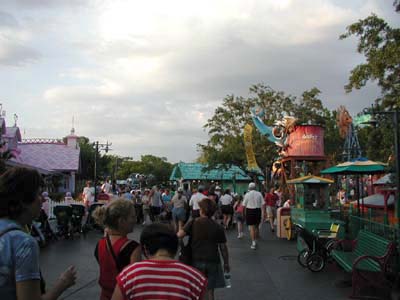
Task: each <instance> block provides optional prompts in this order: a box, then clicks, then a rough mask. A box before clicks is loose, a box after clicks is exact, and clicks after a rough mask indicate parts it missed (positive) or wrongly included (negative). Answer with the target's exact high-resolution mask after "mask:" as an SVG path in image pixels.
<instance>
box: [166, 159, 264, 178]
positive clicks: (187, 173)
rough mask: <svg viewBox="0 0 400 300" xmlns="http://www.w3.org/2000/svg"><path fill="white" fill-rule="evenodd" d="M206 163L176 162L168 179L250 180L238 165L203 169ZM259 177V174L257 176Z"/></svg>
mask: <svg viewBox="0 0 400 300" xmlns="http://www.w3.org/2000/svg"><path fill="white" fill-rule="evenodd" d="M206 167H207V165H206V164H201V163H184V162H180V163H178V164H177V165H176V166H175V167H174V169H173V170H172V173H171V176H170V178H169V180H180V179H181V178H182V179H184V180H194V179H196V180H232V179H233V178H235V180H244V181H250V180H252V179H251V177H250V176H248V175H247V174H246V173H245V172H244V171H243V170H242V169H241V168H239V167H238V166H231V167H230V168H229V169H228V170H224V169H218V168H216V169H212V170H209V171H205V170H204V169H205V168H206ZM259 177H260V176H259Z"/></svg>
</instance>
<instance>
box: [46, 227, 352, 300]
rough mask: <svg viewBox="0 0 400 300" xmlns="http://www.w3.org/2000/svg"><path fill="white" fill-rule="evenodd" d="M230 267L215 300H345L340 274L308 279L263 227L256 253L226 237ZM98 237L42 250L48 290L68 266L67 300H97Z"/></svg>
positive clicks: (232, 233) (284, 244)
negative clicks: (74, 273)
mask: <svg viewBox="0 0 400 300" xmlns="http://www.w3.org/2000/svg"><path fill="white" fill-rule="evenodd" d="M142 228H143V227H142V226H141V225H138V226H137V227H136V228H135V230H134V232H133V233H132V234H131V235H130V237H131V238H133V239H136V240H139V235H140V232H141V230H142ZM227 237H228V247H229V254H230V262H231V282H232V287H231V288H223V289H217V290H216V293H215V295H216V299H221V300H222V299H241V300H251V299H269V300H275V299H276V300H292V299H318V300H338V299H347V298H348V296H349V295H350V292H351V290H350V288H338V287H336V286H335V282H337V281H339V280H340V279H343V276H344V274H343V272H342V271H341V270H340V269H339V268H338V267H337V266H336V265H334V264H328V265H327V266H326V267H325V269H324V270H323V271H322V272H319V273H312V272H310V271H309V270H307V269H303V268H302V267H301V266H300V265H299V264H298V263H297V258H296V257H297V250H296V243H295V242H294V241H287V240H286V239H278V238H277V237H276V236H275V235H273V234H272V233H271V231H270V230H269V226H268V225H267V224H264V225H263V227H262V230H261V240H260V241H259V243H258V248H257V250H252V249H250V239H249V233H248V232H245V236H244V238H243V239H240V240H239V239H237V233H236V230H234V229H231V230H229V231H228V232H227ZM99 238H101V233H100V232H99V231H91V232H89V233H88V234H87V236H86V237H83V236H82V237H79V236H76V237H75V238H74V239H73V240H59V241H56V242H53V243H51V244H50V245H48V246H47V247H46V248H43V249H42V250H41V266H42V272H43V275H44V278H45V279H46V282H47V284H48V286H51V285H52V283H53V282H54V281H55V280H56V279H57V278H58V275H59V274H60V273H61V272H62V271H63V270H64V269H66V268H67V267H68V266H70V265H75V266H76V268H77V270H78V273H79V274H78V280H77V283H76V285H75V286H73V287H71V288H70V289H68V290H67V291H65V292H64V294H63V296H62V298H63V299H67V300H74V299H75V300H81V299H82V300H83V299H99V297H100V288H99V286H98V283H97V280H98V271H99V268H98V265H97V262H96V260H95V258H94V255H93V252H94V248H95V245H96V242H97V240H98V239H99Z"/></svg>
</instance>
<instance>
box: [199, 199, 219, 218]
mask: <svg viewBox="0 0 400 300" xmlns="http://www.w3.org/2000/svg"><path fill="white" fill-rule="evenodd" d="M199 206H200V210H201V211H202V212H203V213H204V214H205V215H206V216H207V217H209V218H211V217H212V216H213V215H214V213H215V212H216V210H217V204H216V203H215V202H214V201H213V200H211V199H209V198H204V199H202V200H201V201H200V202H199Z"/></svg>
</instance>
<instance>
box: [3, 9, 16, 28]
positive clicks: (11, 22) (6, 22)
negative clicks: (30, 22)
mask: <svg viewBox="0 0 400 300" xmlns="http://www.w3.org/2000/svg"><path fill="white" fill-rule="evenodd" d="M1 27H18V22H17V20H16V19H15V18H14V16H13V15H11V14H9V13H7V12H3V11H0V28H1Z"/></svg>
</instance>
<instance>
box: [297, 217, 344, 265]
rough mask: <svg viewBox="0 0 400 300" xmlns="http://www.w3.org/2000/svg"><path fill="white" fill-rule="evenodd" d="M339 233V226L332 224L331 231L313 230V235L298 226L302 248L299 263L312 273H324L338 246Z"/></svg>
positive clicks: (298, 236) (299, 241)
mask: <svg viewBox="0 0 400 300" xmlns="http://www.w3.org/2000/svg"><path fill="white" fill-rule="evenodd" d="M338 231H339V225H338V224H332V226H331V229H330V230H313V232H312V233H311V232H309V231H307V230H306V229H305V228H304V227H303V226H301V225H300V224H296V233H297V239H298V243H299V244H300V246H301V248H302V250H301V251H300V253H299V254H298V256H297V261H298V263H299V264H300V265H301V266H302V267H304V268H308V269H309V270H310V271H312V272H320V271H322V270H323V269H324V267H325V264H326V262H327V260H328V258H329V257H330V252H331V251H332V249H333V247H334V245H335V244H336V235H337V233H338Z"/></svg>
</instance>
